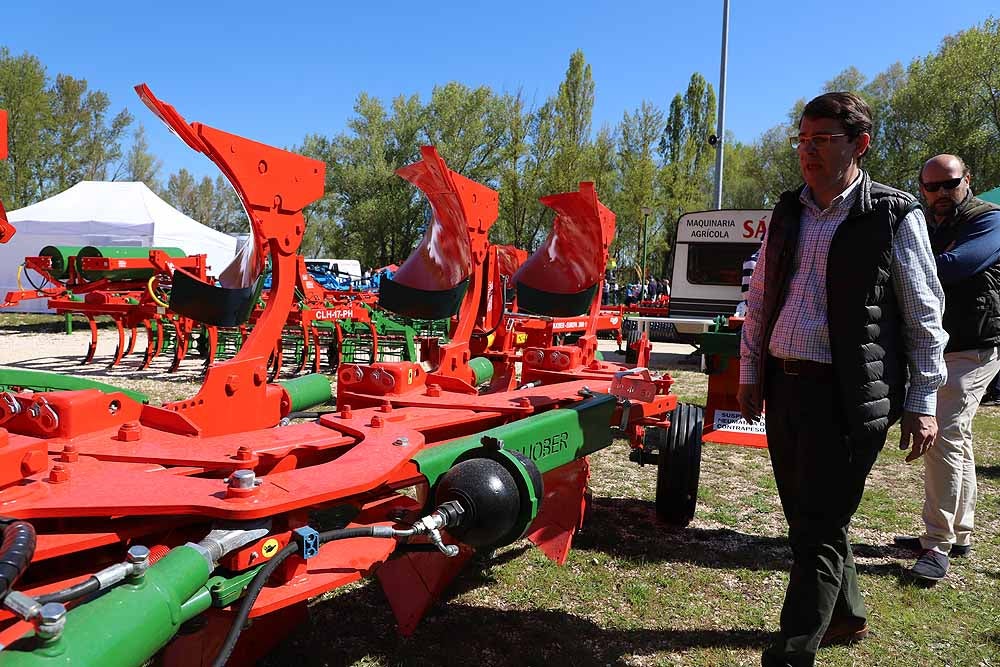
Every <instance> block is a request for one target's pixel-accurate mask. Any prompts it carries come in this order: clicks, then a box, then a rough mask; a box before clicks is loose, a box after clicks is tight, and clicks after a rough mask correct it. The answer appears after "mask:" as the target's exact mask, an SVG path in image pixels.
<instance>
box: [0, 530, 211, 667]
mask: <svg viewBox="0 0 1000 667" xmlns="http://www.w3.org/2000/svg"><path fill="white" fill-rule="evenodd" d="M209 574H210V570H209V564H208V562H207V561H206V560H205V558H204V557H203V556H202V555H201V554H200V553H199V552H198V551H197V550H195V549H193V548H191V547H188V546H182V547H177V548H176V549H172V550H171V551H170V553H168V554H167V555H166V556H164V557H163V558H162V559H160V560H159V561H157V562H156V564H155V565H153V566H152V567H150V568H149V570H147V572H146V574H145V576H144V577H142V578H141V579H139V580H138V581H136V582H134V583H131V582H130V583H123V584H121V585H119V586H117V587H115V588H113V589H111V590H110V591H108V592H107V593H106V594H104V595H102V596H101V597H99V598H97V599H95V600H92V601H90V602H87V603H86V604H82V605H80V606H79V607H76V608H75V609H73V610H72V611H70V612H69V613H68V614H67V615H66V626H65V629H64V630H63V632H62V635H61V636H60V637H59V638H58V639H56V640H54V641H51V642H49V643H47V644H43V643H41V642H37V644H36V646H35V647H34V650H27V651H26V650H22V649H20V648H19V647H18V645H16V644H15V645H13V646H10V647H8V648H7V649H5V650H4V651H3V652H0V667H22V666H24V667H28V666H32V665H39V666H40V665H73V666H74V667H107V666H108V665H119V666H120V667H138V666H139V665H142V664H144V663H145V662H146V661H147V660H148V659H149V658H151V657H152V656H154V655H155V654H156V652H157V651H159V650H160V649H161V648H163V646H164V645H166V643H167V642H168V641H170V639H171V638H172V637H173V636H174V635H175V634H177V630H178V628H180V626H181V624H182V623H184V622H185V621H186V620H189V619H190V618H192V617H194V616H196V615H197V614H200V613H201V612H203V611H205V610H206V609H208V607H209V606H210V605H211V603H212V597H211V595H209V594H208V591H207V590H205V588H204V586H205V582H206V581H208V576H209ZM28 643H29V644H32V643H35V642H32V641H30V640H29V642H28Z"/></svg>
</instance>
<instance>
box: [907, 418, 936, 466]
mask: <svg viewBox="0 0 1000 667" xmlns="http://www.w3.org/2000/svg"><path fill="white" fill-rule="evenodd" d="M899 430H900V434H899V448H900V449H909V450H910V453H909V454H907V455H906V462H907V463H909V462H910V461H916V460H917V459H919V458H920V457H921V456H923V455H924V453H926V452H927V450H928V449H930V448H931V446H932V445H933V444H934V440H935V439H936V438H937V432H938V427H937V418H936V417H935V416H934V415H921V414H918V413H916V412H903V419H902V421H901V422H900V424H899ZM911 441H912V445H913V446H912V448H911V447H910V445H911Z"/></svg>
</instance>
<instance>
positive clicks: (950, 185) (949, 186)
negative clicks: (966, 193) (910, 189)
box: [920, 176, 962, 192]
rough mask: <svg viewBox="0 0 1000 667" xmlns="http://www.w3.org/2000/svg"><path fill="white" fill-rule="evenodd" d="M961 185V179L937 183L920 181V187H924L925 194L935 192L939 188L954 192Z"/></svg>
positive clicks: (950, 179)
mask: <svg viewBox="0 0 1000 667" xmlns="http://www.w3.org/2000/svg"><path fill="white" fill-rule="evenodd" d="M961 183H962V177H961V176H960V177H958V178H949V179H948V180H947V181H938V182H937V183H924V182H923V181H920V185H922V186H923V187H924V190H927V192H937V191H938V190H940V189H941V188H944V189H945V190H954V189H955V188H957V187H958V186H959V185H960V184H961Z"/></svg>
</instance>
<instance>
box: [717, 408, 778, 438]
mask: <svg viewBox="0 0 1000 667" xmlns="http://www.w3.org/2000/svg"><path fill="white" fill-rule="evenodd" d="M713 422H714V423H713V428H714V429H715V430H716V431H729V432H731V433H756V434H759V435H766V434H767V431H766V430H765V428H764V415H761V416H760V421H756V422H753V423H751V422H748V421H747V420H746V419H744V418H743V417H742V416H741V415H740V413H739V412H737V411H735V410H716V411H715V416H714V418H713Z"/></svg>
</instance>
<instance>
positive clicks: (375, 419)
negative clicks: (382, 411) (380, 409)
mask: <svg viewBox="0 0 1000 667" xmlns="http://www.w3.org/2000/svg"><path fill="white" fill-rule="evenodd" d="M384 424H385V420H383V419H382V417H381V416H379V415H372V420H371V422H370V423H369V424H368V425H369V426H371V427H372V428H382V426H383V425H384Z"/></svg>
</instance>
